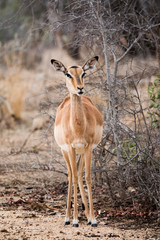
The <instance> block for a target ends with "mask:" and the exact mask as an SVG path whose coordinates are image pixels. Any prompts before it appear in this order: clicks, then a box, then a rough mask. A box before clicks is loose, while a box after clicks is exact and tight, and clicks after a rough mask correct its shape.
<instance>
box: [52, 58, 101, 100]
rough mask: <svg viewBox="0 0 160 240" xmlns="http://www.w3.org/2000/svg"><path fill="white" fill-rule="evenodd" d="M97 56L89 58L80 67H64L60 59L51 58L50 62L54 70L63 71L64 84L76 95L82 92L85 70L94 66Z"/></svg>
mask: <svg viewBox="0 0 160 240" xmlns="http://www.w3.org/2000/svg"><path fill="white" fill-rule="evenodd" d="M97 61H98V57H97V56H96V57H93V58H91V59H89V60H88V61H87V62H86V63H85V64H84V65H83V66H82V67H81V66H71V67H68V68H66V67H65V66H64V65H63V64H62V63H61V62H60V61H57V60H55V59H51V64H52V65H53V67H54V69H55V70H56V71H60V72H63V73H64V74H65V75H66V85H67V88H68V90H69V92H70V93H72V94H77V95H78V96H80V95H82V94H83V93H84V76H85V74H86V71H87V70H89V69H92V68H94V67H95V65H96V63H97Z"/></svg>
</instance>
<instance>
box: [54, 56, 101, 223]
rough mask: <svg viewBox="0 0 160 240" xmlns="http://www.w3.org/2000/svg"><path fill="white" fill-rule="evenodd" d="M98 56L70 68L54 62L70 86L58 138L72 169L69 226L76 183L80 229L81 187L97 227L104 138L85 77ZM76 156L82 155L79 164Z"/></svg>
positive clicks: (58, 118)
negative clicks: (94, 175) (99, 151)
mask: <svg viewBox="0 0 160 240" xmlns="http://www.w3.org/2000/svg"><path fill="white" fill-rule="evenodd" d="M97 61H98V57H97V56H96V57H93V58H91V59H89V60H88V61H87V62H86V63H85V64H84V65H83V66H71V67H68V68H66V67H65V66H64V65H63V64H62V63H61V62H60V61H57V60H54V59H51V64H52V65H53V67H54V69H55V70H56V71H61V72H63V73H64V74H65V76H66V86H67V88H68V91H69V93H70V96H68V97H66V98H65V99H64V101H63V102H62V103H61V104H60V106H59V107H58V109H57V113H56V120H55V127H54V136H55V140H56V142H57V144H58V145H59V147H60V148H61V151H62V154H63V157H64V159H65V161H66V164H67V167H68V181H69V184H68V200H67V210H66V217H65V225H68V224H70V215H71V196H72V182H73V187H74V213H73V226H74V227H78V210H77V184H79V189H80V193H81V197H82V202H83V204H84V207H85V215H86V217H87V219H88V224H91V225H92V226H93V227H96V226H97V221H96V219H95V215H94V211H93V200H92V190H91V161H92V151H93V149H94V148H95V147H96V146H97V145H98V143H99V142H100V140H101V138H102V129H103V122H102V115H101V113H100V112H99V111H98V109H97V108H96V107H95V106H94V104H93V103H92V101H91V100H90V98H89V97H86V96H83V94H84V92H85V91H84V76H85V74H86V71H88V70H89V69H92V68H94V67H95V65H96V63H97ZM76 154H79V155H80V158H79V161H76ZM84 167H85V180H86V184H87V188H88V198H89V207H88V203H87V199H86V196H85V190H84V187H83V169H84Z"/></svg>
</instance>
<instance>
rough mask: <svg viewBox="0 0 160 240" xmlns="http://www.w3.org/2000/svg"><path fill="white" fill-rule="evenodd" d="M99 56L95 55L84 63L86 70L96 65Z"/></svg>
mask: <svg viewBox="0 0 160 240" xmlns="http://www.w3.org/2000/svg"><path fill="white" fill-rule="evenodd" d="M98 58H99V57H98V56H95V57H93V58H91V59H89V60H88V61H87V62H86V63H85V64H84V65H83V67H82V68H83V70H84V71H86V70H89V69H92V68H94V67H95V66H96V63H97V61H98Z"/></svg>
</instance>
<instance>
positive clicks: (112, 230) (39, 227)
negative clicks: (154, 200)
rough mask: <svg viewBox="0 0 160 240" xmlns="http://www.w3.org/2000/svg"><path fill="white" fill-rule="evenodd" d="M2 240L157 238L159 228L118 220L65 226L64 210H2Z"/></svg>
mask: <svg viewBox="0 0 160 240" xmlns="http://www.w3.org/2000/svg"><path fill="white" fill-rule="evenodd" d="M0 215H1V217H0V239H1V240H16V239H17V240H42V239H43V240H48V239H60V240H82V239H96V240H98V239H99V240H107V239H112V240H118V239H120V240H146V239H149V240H158V239H160V238H158V232H157V231H154V230H153V229H149V228H147V227H145V228H142V229H134V230H131V229H128V230H126V229H125V225H124V228H123V224H122V225H121V229H119V228H118V227H117V224H113V223H110V222H108V224H107V225H104V222H99V225H98V227H97V228H93V227H91V226H87V224H85V223H84V222H83V223H82V222H80V224H79V225H80V226H79V227H78V228H73V227H72V225H70V226H64V216H62V215H61V214H57V215H50V216H46V215H45V214H42V213H37V212H34V211H22V210H16V211H13V210H12V211H3V210H1V211H0Z"/></svg>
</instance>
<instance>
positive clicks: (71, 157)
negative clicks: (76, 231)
mask: <svg viewBox="0 0 160 240" xmlns="http://www.w3.org/2000/svg"><path fill="white" fill-rule="evenodd" d="M68 154H69V160H70V165H71V169H72V176H73V178H72V180H73V187H74V213H73V227H78V210H77V184H78V175H77V163H76V153H75V149H74V148H72V147H70V148H69V152H68Z"/></svg>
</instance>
